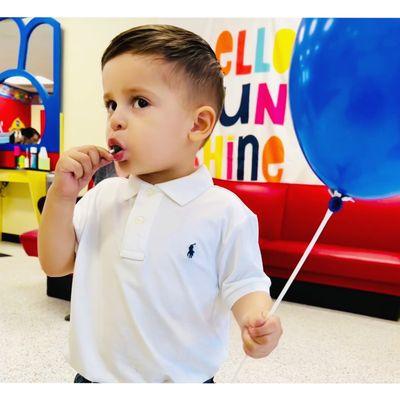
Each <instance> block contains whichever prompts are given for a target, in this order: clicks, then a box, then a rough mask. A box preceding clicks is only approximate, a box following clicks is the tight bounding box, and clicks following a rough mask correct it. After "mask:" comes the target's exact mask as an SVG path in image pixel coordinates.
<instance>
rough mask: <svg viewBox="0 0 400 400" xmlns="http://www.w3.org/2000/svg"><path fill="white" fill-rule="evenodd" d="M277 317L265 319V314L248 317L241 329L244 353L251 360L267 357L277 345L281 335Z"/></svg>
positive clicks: (279, 322)
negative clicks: (251, 358)
mask: <svg viewBox="0 0 400 400" xmlns="http://www.w3.org/2000/svg"><path fill="white" fill-rule="evenodd" d="M282 333H283V331H282V327H281V321H280V319H279V317H276V316H274V315H273V316H271V317H269V318H267V317H266V313H265V312H262V313H261V315H256V316H252V317H249V318H248V319H247V323H246V324H245V326H244V327H243V329H242V341H243V350H244V352H245V353H246V354H247V355H248V356H250V357H253V358H263V357H266V356H268V355H269V354H270V353H271V352H272V350H274V349H275V347H276V346H277V345H278V342H279V339H280V337H281V335H282Z"/></svg>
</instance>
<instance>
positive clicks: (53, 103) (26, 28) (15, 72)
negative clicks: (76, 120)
mask: <svg viewBox="0 0 400 400" xmlns="http://www.w3.org/2000/svg"><path fill="white" fill-rule="evenodd" d="M5 19H10V20H13V21H14V22H15V24H16V25H17V27H18V29H19V34H20V42H19V53H18V65H17V66H16V68H12V69H7V70H5V71H1V72H0V83H4V81H5V80H6V79H7V78H11V77H13V76H22V77H24V78H27V79H28V80H29V81H30V82H31V83H32V86H34V87H35V88H36V90H37V92H38V95H39V96H40V98H41V101H42V104H43V106H44V110H45V118H46V119H45V121H46V122H45V127H44V131H43V132H42V139H41V141H40V144H38V145H37V146H45V147H46V149H47V152H48V153H49V157H50V156H51V154H50V153H53V154H52V156H53V157H51V159H52V162H51V164H52V167H53V164H54V163H55V162H56V161H57V160H58V157H59V153H60V136H61V131H62V127H61V124H60V121H61V25H60V23H59V22H58V21H57V20H55V19H54V18H32V19H31V20H30V21H29V22H28V23H27V24H26V25H25V23H24V21H23V19H22V18H6V17H0V21H2V20H5ZM43 24H46V25H50V26H51V27H53V81H54V85H53V93H51V94H49V93H48V92H47V90H46V89H45V88H44V86H43V85H42V84H41V83H40V82H39V81H38V80H37V79H36V78H35V77H34V76H33V75H32V74H31V73H30V72H29V71H27V70H26V61H27V54H28V48H29V39H30V37H31V34H32V32H33V31H34V30H35V29H36V28H37V27H38V26H40V25H43ZM13 147H14V145H13V144H6V145H3V146H2V148H1V150H2V151H3V150H4V151H12V150H13ZM25 147H27V146H25V145H21V148H23V149H24V148H25ZM54 153H56V154H54ZM54 156H56V159H54ZM51 169H52V170H53V168H51Z"/></svg>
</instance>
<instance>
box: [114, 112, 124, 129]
mask: <svg viewBox="0 0 400 400" xmlns="http://www.w3.org/2000/svg"><path fill="white" fill-rule="evenodd" d="M110 125H111V129H112V130H113V131H120V130H123V129H125V128H126V121H125V120H124V119H123V118H121V117H120V116H118V115H115V114H114V115H112V117H111V120H110Z"/></svg>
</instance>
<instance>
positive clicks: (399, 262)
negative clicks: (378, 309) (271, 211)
mask: <svg viewBox="0 0 400 400" xmlns="http://www.w3.org/2000/svg"><path fill="white" fill-rule="evenodd" d="M307 245H308V243H307V242H296V241H282V240H275V241H268V240H263V239H261V240H260V248H261V253H262V258H263V264H264V266H265V270H266V273H267V274H271V271H269V270H268V268H269V267H272V269H276V268H277V269H280V270H285V271H287V275H286V276H285V277H289V276H290V275H291V273H292V272H293V271H294V269H295V267H296V265H297V263H298V262H299V260H300V258H301V256H302V255H303V253H304V252H305V250H306V248H307ZM310 273H311V274H313V275H314V276H317V275H319V276H320V279H319V280H318V282H320V283H327V284H329V277H340V278H344V281H347V282H348V285H343V286H345V287H354V288H357V289H360V290H371V286H370V285H369V284H368V283H367V282H373V283H376V284H377V285H376V286H374V288H375V290H376V287H379V291H380V292H381V293H387V294H392V295H396V296H400V252H399V253H394V252H382V251H376V250H370V249H366V248H352V247H345V246H335V245H328V244H321V243H317V244H316V245H315V246H314V248H313V250H312V251H311V253H310V255H309V257H308V259H307V260H306V262H305V263H304V265H303V267H302V269H301V270H300V272H299V275H298V277H299V278H301V277H303V278H304V277H305V276H307V275H308V274H310ZM271 276H274V275H273V274H272V275H271ZM308 276H309V275H308ZM324 276H325V277H326V278H327V279H326V280H324ZM281 277H282V276H281ZM305 280H308V279H305Z"/></svg>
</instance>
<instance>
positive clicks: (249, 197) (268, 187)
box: [214, 179, 400, 296]
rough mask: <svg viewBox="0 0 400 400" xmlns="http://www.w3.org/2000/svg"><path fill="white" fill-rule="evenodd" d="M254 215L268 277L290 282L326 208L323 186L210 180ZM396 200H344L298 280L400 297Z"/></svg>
mask: <svg viewBox="0 0 400 400" xmlns="http://www.w3.org/2000/svg"><path fill="white" fill-rule="evenodd" d="M214 183H215V184H216V185H219V186H222V187H225V188H227V189H229V190H231V191H232V192H234V193H236V194H237V195H238V196H239V197H240V198H241V199H242V201H243V202H244V203H245V204H246V205H247V206H248V207H249V208H250V209H251V210H252V211H253V212H254V213H255V214H257V216H258V221H259V230H260V232H259V235H260V236H259V243H260V248H261V252H262V257H263V263H264V270H265V272H266V274H267V275H269V276H271V277H277V278H285V279H287V278H289V276H290V275H291V273H292V271H293V270H294V268H295V266H296V265H297V263H298V261H299V260H300V258H301V256H302V254H303V253H304V251H305V249H306V247H307V245H308V243H309V242H310V241H311V239H312V237H313V235H314V233H315V231H316V229H317V227H318V226H319V224H320V223H321V221H322V219H323V217H324V215H325V212H326V210H327V207H328V202H329V199H330V195H329V193H328V191H327V188H326V187H325V186H319V185H301V184H284V183H259V182H234V181H225V180H219V179H214ZM399 221H400V197H395V198H391V199H384V200H375V201H366V200H356V201H355V202H354V203H352V202H345V203H344V205H343V208H342V210H341V211H339V212H337V213H335V214H333V215H332V217H331V219H330V220H329V222H328V224H327V225H326V227H325V230H324V232H323V233H322V234H321V236H320V238H319V240H318V241H317V243H316V245H315V247H314V249H313V250H312V252H311V253H310V255H309V258H308V259H307V261H306V262H305V263H304V265H303V267H302V269H301V270H300V272H299V274H298V275H297V278H296V280H297V281H305V282H313V283H318V284H324V285H330V286H336V287H343V288H351V289H358V290H363V291H368V292H375V293H382V294H388V295H393V296H400V225H399Z"/></svg>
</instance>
